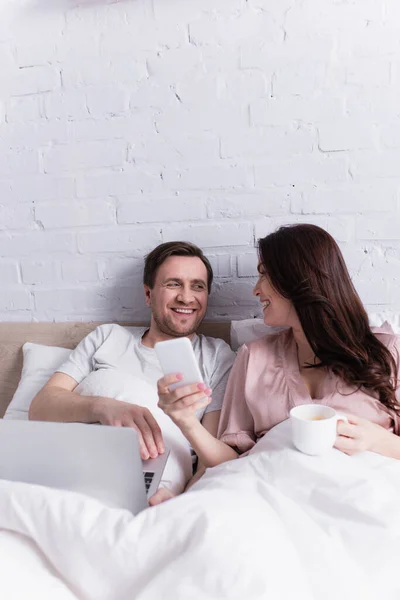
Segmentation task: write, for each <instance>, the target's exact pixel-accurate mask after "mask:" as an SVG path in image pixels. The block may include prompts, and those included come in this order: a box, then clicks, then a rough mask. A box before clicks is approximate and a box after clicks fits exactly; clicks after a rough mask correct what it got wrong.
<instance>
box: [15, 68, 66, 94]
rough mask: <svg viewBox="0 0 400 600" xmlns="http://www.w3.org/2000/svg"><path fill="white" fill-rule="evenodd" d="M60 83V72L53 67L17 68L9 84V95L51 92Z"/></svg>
mask: <svg viewBox="0 0 400 600" xmlns="http://www.w3.org/2000/svg"><path fill="white" fill-rule="evenodd" d="M60 85H61V77H60V72H59V71H57V69H55V68H54V67H50V66H42V67H26V68H23V69H18V71H17V72H16V73H15V75H14V77H13V81H12V83H11V84H10V93H11V96H25V95H26V94H38V93H40V92H51V91H52V90H56V89H58V88H59V87H60Z"/></svg>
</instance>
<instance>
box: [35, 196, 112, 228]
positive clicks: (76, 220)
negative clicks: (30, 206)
mask: <svg viewBox="0 0 400 600" xmlns="http://www.w3.org/2000/svg"><path fill="white" fill-rule="evenodd" d="M35 218H36V220H37V221H40V223H41V224H42V226H43V227H44V228H45V229H46V230H47V229H58V228H60V227H84V226H89V225H111V224H113V223H114V222H115V209H114V205H113V204H112V203H111V202H105V201H104V200H100V199H98V200H93V201H90V202H84V203H83V202H80V203H77V202H69V203H68V204H59V203H57V204H54V203H53V204H37V205H36V208H35Z"/></svg>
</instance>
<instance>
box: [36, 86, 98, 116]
mask: <svg viewBox="0 0 400 600" xmlns="http://www.w3.org/2000/svg"><path fill="white" fill-rule="evenodd" d="M44 106H45V113H46V117H47V118H48V119H64V120H72V119H73V120H76V119H85V118H87V117H89V111H88V106H87V100H86V94H85V92H84V91H82V90H69V91H65V90H63V91H57V92H53V93H51V94H46V95H45V97H44Z"/></svg>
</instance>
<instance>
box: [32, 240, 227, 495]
mask: <svg viewBox="0 0 400 600" xmlns="http://www.w3.org/2000/svg"><path fill="white" fill-rule="evenodd" d="M212 279H213V272H212V267H211V265H210V263H209V261H208V259H207V258H206V257H205V256H204V254H203V252H202V250H201V249H200V248H198V247H197V246H195V245H194V244H190V243H187V242H167V243H165V244H161V245H159V246H157V248H155V249H154V250H153V251H152V252H150V254H149V255H148V256H147V257H146V259H145V266H144V273H143V283H144V293H145V300H146V304H147V306H149V307H150V308H151V322H150V327H149V328H143V329H141V330H139V331H138V332H136V333H131V332H129V331H128V330H127V329H125V328H123V327H120V326H119V325H115V324H110V325H101V326H100V327H97V329H95V331H93V332H92V333H90V334H89V335H88V336H86V338H85V339H83V340H82V341H81V343H80V344H79V345H78V346H77V348H76V349H75V350H74V351H73V352H72V353H71V356H70V357H69V359H68V360H67V361H66V362H65V363H64V364H63V365H62V366H61V367H60V368H59V369H58V371H57V372H56V373H55V374H54V375H53V376H52V377H51V378H50V380H49V381H48V383H47V384H46V385H45V386H44V387H43V388H42V390H41V391H40V392H39V393H38V394H37V396H36V397H35V398H34V399H33V401H32V404H31V407H30V410H29V418H30V419H33V420H41V421H65V422H82V423H102V424H104V425H115V426H124V427H133V428H134V429H136V430H137V432H138V434H139V445H140V453H141V456H142V458H143V459H147V458H149V457H151V458H155V457H156V456H158V454H159V453H163V452H164V443H163V437H162V432H161V430H160V428H159V426H158V424H157V422H156V420H155V419H154V417H153V415H152V414H151V412H150V411H149V410H148V409H147V408H144V407H142V406H138V405H135V404H130V403H128V402H122V401H120V400H115V399H113V398H104V397H99V396H93V397H90V396H80V395H79V394H76V393H74V390H75V388H76V387H77V385H78V384H79V383H80V382H81V381H83V379H85V377H87V376H88V375H89V374H90V373H91V372H92V371H96V370H98V369H103V368H106V369H122V370H125V371H127V370H128V371H129V372H130V373H131V374H133V375H137V376H139V377H142V378H144V379H146V380H147V381H150V382H151V383H152V384H154V386H155V387H156V386H157V381H158V380H159V379H161V378H162V377H163V373H162V371H161V369H160V366H159V363H158V360H157V356H156V354H155V350H154V345H155V343H156V342H159V341H162V340H168V339H172V338H176V337H183V336H186V337H188V338H189V339H190V340H191V341H192V344H193V349H194V352H195V355H196V357H197V359H198V361H199V366H200V370H201V372H202V376H203V379H204V382H206V383H207V385H208V386H209V388H211V390H212V399H211V402H210V403H209V404H208V405H207V406H206V407H205V408H203V411H202V412H200V415H199V418H200V419H201V422H202V424H203V426H204V427H205V428H206V429H207V431H209V432H210V433H211V434H212V435H214V436H216V434H217V428H218V421H219V416H220V411H221V406H222V400H223V396H224V392H225V387H226V383H227V378H228V374H229V371H230V368H231V366H232V364H233V360H234V357H235V355H234V353H233V352H232V350H231V349H230V348H229V346H228V345H227V344H226V343H225V342H223V341H222V340H217V339H214V338H206V337H205V336H202V335H200V336H198V335H197V334H196V330H197V328H198V327H199V325H200V323H201V322H202V320H203V319H204V316H205V313H206V310H207V303H208V295H209V294H210V291H211V284H212ZM204 391H205V394H204V395H206V392H208V394H210V389H208V388H206V389H205V390H204ZM210 395H211V394H210ZM203 472H204V467H203V466H202V465H201V464H200V465H198V468H197V471H196V475H195V476H194V478H192V480H191V481H190V482H189V484H188V486H189V485H191V484H192V483H193V482H194V481H195V480H196V479H198V478H200V477H201V475H202V474H203ZM188 486H187V487H188ZM170 495H171V494H170V493H169V492H168V490H163V489H160V490H159V491H158V492H157V494H155V496H153V498H152V499H151V503H152V504H158V503H159V502H162V501H164V500H166V499H168V497H170Z"/></svg>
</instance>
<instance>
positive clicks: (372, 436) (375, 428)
mask: <svg viewBox="0 0 400 600" xmlns="http://www.w3.org/2000/svg"><path fill="white" fill-rule="evenodd" d="M346 417H347V418H348V420H349V422H348V423H346V421H338V424H337V437H336V443H335V448H337V449H338V450H341V451H342V452H344V453H345V454H350V455H351V454H357V453H358V452H366V451H368V450H369V451H371V452H376V453H378V454H387V453H386V451H385V448H386V447H387V446H388V445H390V440H391V437H393V434H392V433H391V432H390V431H388V430H387V429H385V428H384V427H381V426H380V425H376V423H372V422H371V421H368V420H367V419H362V418H361V417H355V416H354V415H346Z"/></svg>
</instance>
